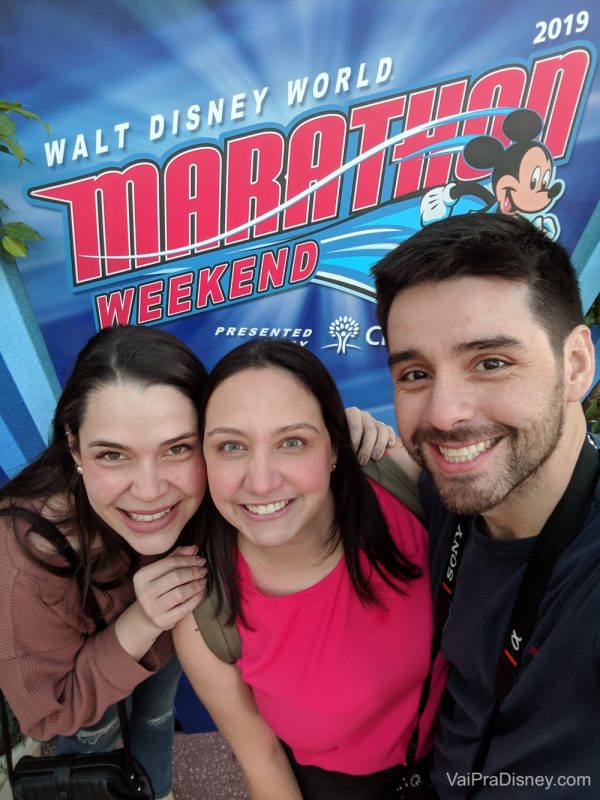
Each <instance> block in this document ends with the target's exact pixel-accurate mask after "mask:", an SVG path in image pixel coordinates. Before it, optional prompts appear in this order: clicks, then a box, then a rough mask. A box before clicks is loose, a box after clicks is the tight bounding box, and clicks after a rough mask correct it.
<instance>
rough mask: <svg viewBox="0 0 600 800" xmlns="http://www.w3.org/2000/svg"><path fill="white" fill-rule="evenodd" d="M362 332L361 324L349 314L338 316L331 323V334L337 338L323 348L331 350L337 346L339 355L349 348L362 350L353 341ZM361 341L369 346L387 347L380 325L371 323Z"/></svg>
mask: <svg viewBox="0 0 600 800" xmlns="http://www.w3.org/2000/svg"><path fill="white" fill-rule="evenodd" d="M360 334H361V330H360V325H359V324H358V322H357V321H356V320H355V319H354V318H353V317H351V316H350V315H349V314H344V315H342V316H340V317H337V318H336V319H334V320H333V321H332V322H331V323H330V324H329V335H330V336H331V338H332V339H335V342H334V343H333V344H326V345H324V346H323V347H321V350H330V349H331V348H333V347H335V352H336V353H337V354H338V355H346V353H347V352H348V350H361V349H362V348H361V347H360V345H358V344H352V343H351V341H352V340H353V339H354V340H356V339H358V338H359V336H360ZM359 341H364V343H365V344H366V345H367V346H368V347H385V339H384V337H383V333H382V331H381V326H380V325H371V326H370V327H369V328H367V330H366V331H365V333H364V336H362V337H361V339H360V340H359Z"/></svg>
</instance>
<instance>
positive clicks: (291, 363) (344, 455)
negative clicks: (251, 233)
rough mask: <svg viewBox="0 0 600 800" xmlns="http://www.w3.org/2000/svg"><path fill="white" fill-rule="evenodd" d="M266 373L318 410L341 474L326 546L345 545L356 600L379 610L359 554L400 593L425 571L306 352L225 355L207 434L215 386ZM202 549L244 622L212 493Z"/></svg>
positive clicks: (213, 377)
mask: <svg viewBox="0 0 600 800" xmlns="http://www.w3.org/2000/svg"><path fill="white" fill-rule="evenodd" d="M265 368H271V369H278V370H284V371H286V372H288V373H290V374H291V375H292V376H293V377H294V378H295V379H296V380H298V381H300V383H302V384H303V385H304V387H305V388H306V389H307V390H308V391H309V392H310V394H311V395H313V396H314V397H315V398H316V399H317V400H318V402H319V405H320V408H321V413H322V415H323V421H324V422H325V426H326V428H327V431H328V432H329V436H330V438H331V444H332V447H333V449H334V451H335V452H336V454H337V467H336V469H335V470H334V471H333V472H332V473H331V490H332V493H333V499H334V507H335V512H334V522H333V525H332V528H331V531H330V534H329V542H328V544H329V546H330V548H331V551H333V550H334V549H335V547H336V545H337V543H338V541H340V540H341V542H342V544H343V547H344V558H345V560H346V565H347V568H348V572H349V575H350V579H351V580H352V585H353V586H354V589H355V591H356V593H357V595H358V596H359V597H360V599H361V600H362V601H363V602H365V603H372V604H379V603H380V600H379V598H378V597H377V596H376V594H375V592H374V591H373V588H372V586H371V585H370V583H369V577H368V575H367V574H365V571H364V569H363V567H362V566H361V563H360V559H359V554H360V552H361V551H362V552H363V553H364V554H365V556H366V558H367V560H368V562H369V564H370V565H371V567H372V568H373V569H374V570H375V571H376V572H377V573H378V574H379V575H380V576H381V578H382V579H383V580H384V581H385V582H386V583H387V584H389V585H390V586H392V587H393V588H394V589H396V590H397V591H399V592H401V593H402V592H403V589H402V587H401V585H399V584H398V581H401V582H402V581H410V580H414V579H415V578H417V577H419V576H420V575H421V570H420V569H419V567H417V566H416V565H415V564H413V563H412V562H411V561H410V560H409V559H408V558H407V557H406V556H405V555H404V554H403V553H401V552H400V551H399V550H398V548H397V546H396V544H395V542H394V540H393V539H392V537H391V535H390V532H389V531H388V528H387V525H386V522H385V518H384V516H383V513H382V511H381V508H380V507H379V503H378V502H377V498H376V496H375V493H374V491H373V489H372V488H371V486H370V484H369V482H368V480H367V478H366V477H365V475H364V474H363V472H362V470H361V468H360V466H359V464H358V461H357V460H356V456H355V454H354V450H353V448H352V442H351V439H350V432H349V429H348V423H347V421H346V414H345V411H344V406H343V403H342V399H341V397H340V395H339V392H338V390H337V387H336V385H335V383H334V381H333V378H332V377H331V375H330V374H329V372H328V371H327V369H326V368H325V366H324V365H323V364H322V363H321V361H319V359H318V358H317V357H316V356H314V355H313V354H312V353H310V352H309V351H308V350H306V348H304V347H301V346H300V345H298V344H295V343H294V342H291V341H289V340H285V339H262V340H257V341H250V342H246V343H244V344H242V345H240V346H239V347H236V348H235V349H234V350H232V351H231V352H230V353H228V354H227V355H225V356H224V357H223V358H222V359H221V360H220V361H219V362H218V363H217V365H216V366H215V368H214V369H213V370H212V372H211V373H210V376H209V378H208V382H207V384H206V390H205V393H204V399H203V404H202V416H201V432H202V434H204V426H205V417H206V408H207V405H208V402H209V400H210V398H211V396H212V394H213V392H214V391H215V389H216V388H217V386H219V385H220V384H221V383H223V381H225V380H226V379H227V378H230V377H231V376H232V375H235V374H236V373H238V372H241V371H243V370H247V369H265ZM202 547H203V550H204V552H205V554H206V556H207V560H208V563H209V566H210V568H211V571H212V581H213V583H215V585H216V592H217V605H218V607H220V606H221V605H222V601H223V594H222V590H221V586H222V587H223V589H224V591H225V593H226V595H227V598H228V600H229V602H230V606H231V617H230V621H233V620H234V619H235V617H236V616H237V615H242V611H241V598H240V590H239V584H238V581H237V577H236V553H237V532H236V529H235V528H234V527H233V526H232V525H230V524H229V523H228V522H227V521H226V520H225V519H224V518H223V517H222V516H221V514H219V512H218V511H217V509H216V507H215V505H214V502H213V500H212V498H211V497H210V495H209V493H207V496H206V498H205V500H204V502H203V504H202ZM216 578H218V579H219V580H216ZM242 616H243V615H242Z"/></svg>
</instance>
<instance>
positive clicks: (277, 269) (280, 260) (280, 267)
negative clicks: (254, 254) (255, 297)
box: [257, 247, 290, 292]
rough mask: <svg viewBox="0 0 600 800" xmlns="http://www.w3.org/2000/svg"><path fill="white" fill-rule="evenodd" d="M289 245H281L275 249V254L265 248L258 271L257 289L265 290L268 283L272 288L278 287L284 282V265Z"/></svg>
mask: <svg viewBox="0 0 600 800" xmlns="http://www.w3.org/2000/svg"><path fill="white" fill-rule="evenodd" d="M289 252H290V248H289V247H282V248H280V249H279V250H278V251H277V256H275V254H274V253H273V252H272V251H271V250H266V251H265V252H264V253H263V255H262V258H261V262H260V272H259V275H258V287H257V291H259V292H266V291H267V289H268V288H269V284H271V286H272V287H273V289H280V288H281V287H282V286H283V284H284V282H285V266H286V263H287V258H288V254H289Z"/></svg>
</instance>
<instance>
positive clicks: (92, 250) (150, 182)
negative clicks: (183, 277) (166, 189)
mask: <svg viewBox="0 0 600 800" xmlns="http://www.w3.org/2000/svg"><path fill="white" fill-rule="evenodd" d="M31 195H32V197H37V198H40V199H44V200H49V201H51V202H56V203H63V204H64V205H66V206H67V208H68V214H69V217H68V225H69V229H70V234H71V246H72V248H73V283H74V285H75V286H77V285H79V284H82V283H86V282H88V281H93V280H98V279H101V278H103V277H108V276H111V275H118V274H120V273H122V272H128V271H129V270H131V269H134V268H135V269H139V268H140V267H147V266H150V265H151V264H157V263H158V262H159V258H158V257H155V256H152V257H141V256H137V255H136V253H155V252H156V251H157V250H159V249H160V245H159V235H160V225H159V219H160V214H159V200H158V170H157V168H156V165H155V164H151V163H149V162H145V161H142V162H138V163H136V164H131V165H130V166H128V167H125V168H124V169H123V170H107V171H106V172H101V173H100V174H98V175H95V176H91V177H88V178H82V179H79V180H74V181H66V182H65V183H59V184H54V185H53V186H47V187H42V188H40V189H34V190H32V192H31ZM128 255H131V258H124V259H122V258H119V259H116V258H114V256H128Z"/></svg>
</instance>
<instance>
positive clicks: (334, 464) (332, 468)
mask: <svg viewBox="0 0 600 800" xmlns="http://www.w3.org/2000/svg"><path fill="white" fill-rule="evenodd" d="M336 467H337V462H336V461H334V462H333V464H332V465H331V471H332V472H333V470H334V469H335V468H336Z"/></svg>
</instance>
